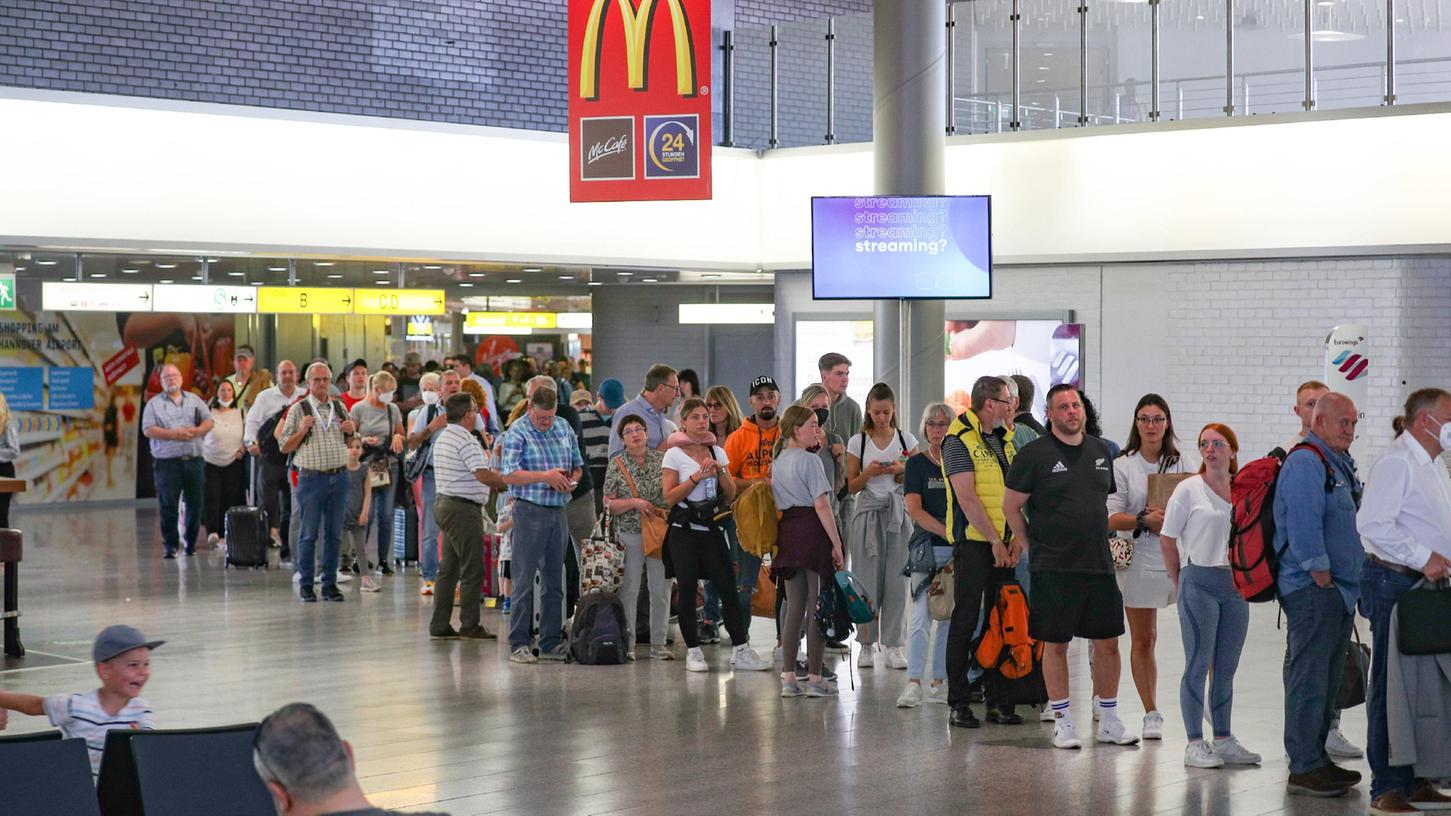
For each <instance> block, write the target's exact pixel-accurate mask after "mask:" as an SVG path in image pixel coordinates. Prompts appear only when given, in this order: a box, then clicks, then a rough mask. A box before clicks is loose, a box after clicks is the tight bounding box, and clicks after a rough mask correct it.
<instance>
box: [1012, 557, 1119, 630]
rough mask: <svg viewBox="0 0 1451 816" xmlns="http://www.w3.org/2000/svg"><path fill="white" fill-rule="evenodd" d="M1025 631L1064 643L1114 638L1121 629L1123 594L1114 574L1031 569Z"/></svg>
mask: <svg viewBox="0 0 1451 816" xmlns="http://www.w3.org/2000/svg"><path fill="white" fill-rule="evenodd" d="M1032 576H1033V580H1032V584H1031V585H1032V588H1033V589H1032V597H1031V599H1030V600H1031V603H1032V607H1031V608H1030V609H1029V611H1028V634H1030V635H1031V636H1032V637H1033V639H1034V640H1042V641H1046V642H1048V643H1067V642H1069V641H1071V640H1073V639H1074V638H1076V637H1081V638H1087V639H1089V640H1106V639H1108V638H1116V637H1118V636H1119V635H1122V634H1123V633H1124V598H1123V595H1122V594H1121V593H1120V592H1119V590H1118V581H1117V580H1115V578H1114V576H1113V575H1108V574H1103V575H1100V574H1096V573H1081V572H1034V573H1033V574H1032Z"/></svg>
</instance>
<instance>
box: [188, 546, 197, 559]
mask: <svg viewBox="0 0 1451 816" xmlns="http://www.w3.org/2000/svg"><path fill="white" fill-rule="evenodd" d="M193 555H196V547H189V548H187V550H186V557H187V558H191V557H192V556H193Z"/></svg>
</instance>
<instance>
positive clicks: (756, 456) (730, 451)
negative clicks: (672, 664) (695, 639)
mask: <svg viewBox="0 0 1451 816" xmlns="http://www.w3.org/2000/svg"><path fill="white" fill-rule="evenodd" d="M750 404H751V410H752V412H753V413H752V414H751V416H750V417H748V418H747V419H746V420H745V421H743V422H742V423H741V427H739V428H737V429H736V430H735V431H734V432H733V433H732V434H731V435H730V436H728V437H726V440H725V442H724V443H723V447H724V448H725V452H726V456H727V457H728V458H729V460H730V464H729V465H728V466H727V467H729V468H730V472H731V476H732V477H733V478H734V479H735V480H736V489H737V490H745V489H746V488H747V487H750V486H751V485H752V484H755V483H756V482H766V483H768V484H769V483H770V481H771V460H772V458H773V457H772V452H773V451H774V450H775V447H776V439H777V437H779V436H780V435H781V427H780V424H781V416H780V414H779V413H778V412H779V410H780V408H781V389H780V388H778V387H776V380H775V379H774V378H772V377H771V375H769V374H762V375H761V376H759V377H757V378H755V379H754V380H751V390H750ZM731 555H733V556H734V557H735V559H736V564H737V566H738V569H737V571H736V575H737V578H736V594H737V595H738V596H739V597H740V601H741V614H743V615H745V616H746V624H747V626H749V625H750V614H751V595H752V593H754V592H755V590H756V579H757V577H758V574H759V573H760V571H761V559H760V558H757V557H756V556H754V555H751V554H750V553H748V552H746V551H745V550H743V549H741V544H740V540H739V539H737V538H736V536H735V535H732V536H731ZM711 634H714V633H713V632H712V633H711Z"/></svg>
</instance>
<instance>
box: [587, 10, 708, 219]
mask: <svg viewBox="0 0 1451 816" xmlns="http://www.w3.org/2000/svg"><path fill="white" fill-rule="evenodd" d="M710 54H711V48H710V0H569V86H568V87H569V146H570V184H569V188H570V189H569V192H570V200H571V201H638V200H680V199H708V198H710V197H711V177H710V148H711V102H710V85H709V78H710Z"/></svg>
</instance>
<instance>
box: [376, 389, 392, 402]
mask: <svg viewBox="0 0 1451 816" xmlns="http://www.w3.org/2000/svg"><path fill="white" fill-rule="evenodd" d="M378 401H379V402H381V403H383V404H384V405H387V404H388V403H390V402H392V401H393V392H392V391H384V392H382V393H381V394H379V395H378Z"/></svg>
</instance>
